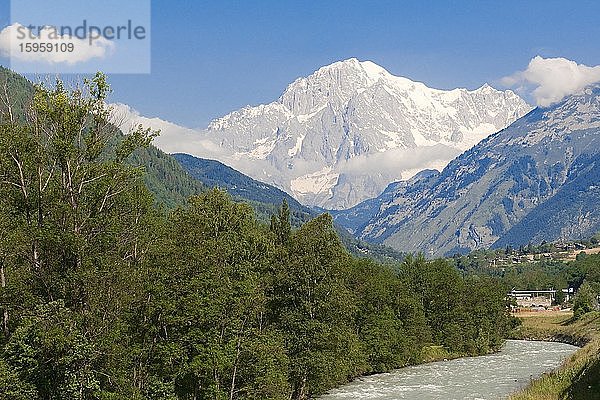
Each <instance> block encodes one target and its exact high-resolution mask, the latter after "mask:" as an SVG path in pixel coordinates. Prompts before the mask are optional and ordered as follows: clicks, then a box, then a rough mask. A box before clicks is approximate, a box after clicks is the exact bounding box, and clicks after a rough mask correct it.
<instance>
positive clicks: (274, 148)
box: [184, 58, 531, 209]
mask: <svg viewBox="0 0 600 400" xmlns="http://www.w3.org/2000/svg"><path fill="white" fill-rule="evenodd" d="M530 109H531V107H530V106H529V105H527V104H526V103H525V102H524V101H523V100H522V99H521V98H520V97H519V96H517V95H516V94H515V93H513V92H511V91H504V92H503V91H499V90H496V89H494V88H492V87H491V86H489V85H487V84H485V85H483V86H482V87H480V88H478V89H476V90H472V91H469V90H467V89H454V90H448V91H446V90H439V89H432V88H429V87H427V86H426V85H425V84H423V83H421V82H415V81H412V80H410V79H408V78H404V77H399V76H394V75H392V74H390V73H389V72H388V71H386V70H385V69H384V68H383V67H380V66H379V65H377V64H375V63H373V62H371V61H359V60H357V59H356V58H350V59H348V60H343V61H338V62H335V63H333V64H330V65H327V66H324V67H322V68H319V69H318V70H316V71H315V72H314V73H312V74H310V75H309V76H306V77H301V78H298V79H296V80H295V81H294V82H292V83H291V84H290V85H288V87H287V88H286V89H285V90H284V92H283V93H282V95H281V96H280V97H279V98H278V99H277V100H275V101H273V102H272V103H269V104H264V105H259V106H255V107H250V106H248V107H244V108H242V109H240V110H238V111H234V112H232V113H230V114H228V115H226V116H224V117H222V118H218V119H216V120H214V121H212V122H211V123H210V125H209V126H208V129H207V130H206V131H204V132H202V134H201V135H202V140H203V141H205V142H208V141H210V142H212V143H213V145H211V147H218V149H219V154H218V155H217V156H215V155H213V154H206V153H203V154H196V155H197V156H200V157H206V158H216V159H219V160H220V161H222V162H225V163H227V164H228V165H230V166H232V167H234V168H236V169H238V170H240V171H241V172H243V173H245V174H247V175H250V176H252V177H253V178H255V179H259V180H263V181H266V182H268V183H271V184H274V185H276V186H278V187H279V188H281V189H283V190H285V191H287V192H288V193H290V194H293V195H294V196H296V198H297V199H298V200H300V201H301V202H304V203H305V204H309V205H317V206H321V207H325V208H335V209H340V208H347V207H350V206H352V205H354V204H357V203H358V202H360V201H362V200H365V199H366V198H369V197H374V196H376V195H378V194H379V193H381V191H382V190H383V189H384V188H385V187H386V186H387V185H388V184H389V183H390V182H392V181H395V180H399V179H408V178H410V177H411V176H412V175H414V174H415V173H417V172H419V171H420V170H422V169H426V168H433V169H441V168H443V167H444V166H445V165H446V164H447V163H448V162H449V161H450V160H451V159H452V158H454V157H455V156H457V155H458V154H460V152H462V151H464V150H466V149H468V148H470V147H472V146H473V145H475V144H476V143H478V142H479V141H480V140H481V139H483V138H485V137H487V136H488V135H490V134H492V133H494V132H496V131H498V130H500V129H503V128H505V127H506V126H508V125H509V124H510V123H512V122H513V121H515V120H516V119H517V118H519V117H521V116H522V115H524V114H526V113H527V112H529V111H530ZM184 151H185V150H184Z"/></svg>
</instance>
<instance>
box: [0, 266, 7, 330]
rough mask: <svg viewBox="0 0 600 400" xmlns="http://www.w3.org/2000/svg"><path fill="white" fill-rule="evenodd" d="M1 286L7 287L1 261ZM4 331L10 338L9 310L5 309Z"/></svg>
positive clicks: (3, 318)
mask: <svg viewBox="0 0 600 400" xmlns="http://www.w3.org/2000/svg"><path fill="white" fill-rule="evenodd" d="M0 284H1V285H2V289H4V288H5V287H6V276H5V275H4V262H1V261H0ZM2 314H3V315H2V329H3V330H4V335H5V336H8V309H7V308H6V307H4V309H3V313H2Z"/></svg>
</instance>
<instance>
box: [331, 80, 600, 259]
mask: <svg viewBox="0 0 600 400" xmlns="http://www.w3.org/2000/svg"><path fill="white" fill-rule="evenodd" d="M356 213H360V214H361V215H362V220H361V221H358V224H357V223H356V220H355V219H354V218H353V215H355V214H356ZM336 218H337V219H338V221H339V222H340V223H342V224H346V226H348V227H349V229H351V230H352V231H354V232H355V234H356V235H357V236H358V237H361V238H363V239H366V240H370V241H373V242H382V243H385V244H388V245H390V246H392V247H394V248H396V249H397V250H402V251H423V252H426V253H428V254H432V255H445V254H446V255H447V254H452V253H455V252H465V251H469V250H472V249H475V248H487V247H490V246H505V245H507V244H511V245H519V244H527V243H528V242H529V241H532V242H536V243H539V242H541V241H542V240H559V239H578V238H585V237H589V236H591V235H593V234H594V233H596V232H597V231H598V230H600V88H598V87H596V88H589V89H586V90H585V92H584V93H582V94H579V95H573V96H569V97H567V98H566V99H564V100H563V101H561V102H560V103H558V104H555V105H552V106H550V107H546V108H537V109H535V110H534V111H532V112H530V113H529V114H528V115H526V116H525V117H523V118H521V119H519V120H518V121H516V122H515V123H513V124H512V125H511V126H510V127H508V128H507V129H504V130H502V131H500V132H498V133H496V134H494V135H492V136H490V137H488V138H487V139H485V140H483V141H482V142H480V143H479V144H478V145H476V146H475V147H473V148H472V149H470V150H468V151H466V152H465V153H463V154H462V155H461V156H459V157H458V158H456V159H455V160H453V161H452V162H451V163H450V164H449V165H448V166H447V167H446V168H445V169H444V170H443V171H442V172H441V173H421V174H419V175H417V176H415V178H414V179H413V181H412V182H410V183H406V182H399V183H394V184H391V185H389V186H388V188H387V189H386V191H385V192H384V193H383V194H382V195H381V196H379V197H378V198H375V199H371V200H369V201H365V202H363V203H361V204H359V205H357V206H356V207H355V208H354V209H351V210H346V211H341V212H339V213H338V214H337V215H336ZM349 222H350V223H349Z"/></svg>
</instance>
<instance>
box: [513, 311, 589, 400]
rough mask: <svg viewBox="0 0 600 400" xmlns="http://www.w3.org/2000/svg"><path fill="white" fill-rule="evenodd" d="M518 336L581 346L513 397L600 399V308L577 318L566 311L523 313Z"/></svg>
mask: <svg viewBox="0 0 600 400" xmlns="http://www.w3.org/2000/svg"><path fill="white" fill-rule="evenodd" d="M516 316H517V317H518V318H519V319H521V321H522V325H521V326H520V327H519V328H517V329H516V330H515V331H514V332H513V338H515V339H527V340H544V341H558V342H564V343H569V344H574V345H577V346H580V347H581V349H579V350H578V351H577V352H576V353H575V354H573V355H572V356H571V357H569V358H568V359H567V360H566V361H565V362H564V363H563V365H562V366H561V367H560V368H558V369H557V370H555V371H553V372H551V373H548V374H544V375H543V376H542V377H540V378H539V379H535V380H533V381H532V382H531V384H529V385H528V386H527V387H526V388H525V389H523V390H522V391H520V392H518V393H516V394H514V395H512V396H511V397H510V400H553V399H557V400H558V399H575V400H578V399H586V400H593V399H600V312H592V313H588V314H586V315H585V316H583V317H582V318H581V319H579V320H577V321H572V317H573V316H572V314H571V313H565V312H547V313H544V312H541V313H540V312H538V313H519V314H518V315H516Z"/></svg>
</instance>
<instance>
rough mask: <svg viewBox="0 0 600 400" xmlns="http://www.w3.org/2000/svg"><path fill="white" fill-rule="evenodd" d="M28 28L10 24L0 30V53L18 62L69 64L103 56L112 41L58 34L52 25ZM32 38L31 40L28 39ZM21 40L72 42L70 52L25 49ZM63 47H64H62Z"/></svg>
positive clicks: (112, 46)
mask: <svg viewBox="0 0 600 400" xmlns="http://www.w3.org/2000/svg"><path fill="white" fill-rule="evenodd" d="M37 33H38V32H37V31H30V30H29V29H28V28H27V27H25V26H23V25H21V24H19V23H14V24H12V25H9V26H7V27H5V28H4V29H3V30H2V31H0V54H1V55H3V56H6V57H10V58H12V59H14V60H15V61H21V62H45V63H48V64H58V63H65V64H68V65H73V64H77V63H82V62H86V61H88V60H90V59H93V58H101V59H102V58H106V57H107V56H109V55H110V54H112V52H113V51H114V47H115V44H114V42H112V41H110V40H107V39H106V38H104V37H98V38H94V39H93V40H91V43H90V40H89V39H79V38H77V37H75V36H71V37H70V36H68V35H65V36H60V35H59V32H57V31H56V29H55V28H53V27H50V26H47V27H45V28H43V29H41V30H40V31H39V35H38V34H37ZM30 37H33V39H28V38H30ZM25 43H38V44H39V43H52V44H53V45H56V44H58V45H59V46H60V45H61V44H65V45H72V49H73V51H56V50H55V49H54V51H49V52H48V51H45V52H39V51H37V52H32V51H30V52H27V51H23V49H21V46H20V45H21V44H23V45H24V44H25ZM63 48H64V46H63Z"/></svg>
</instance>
